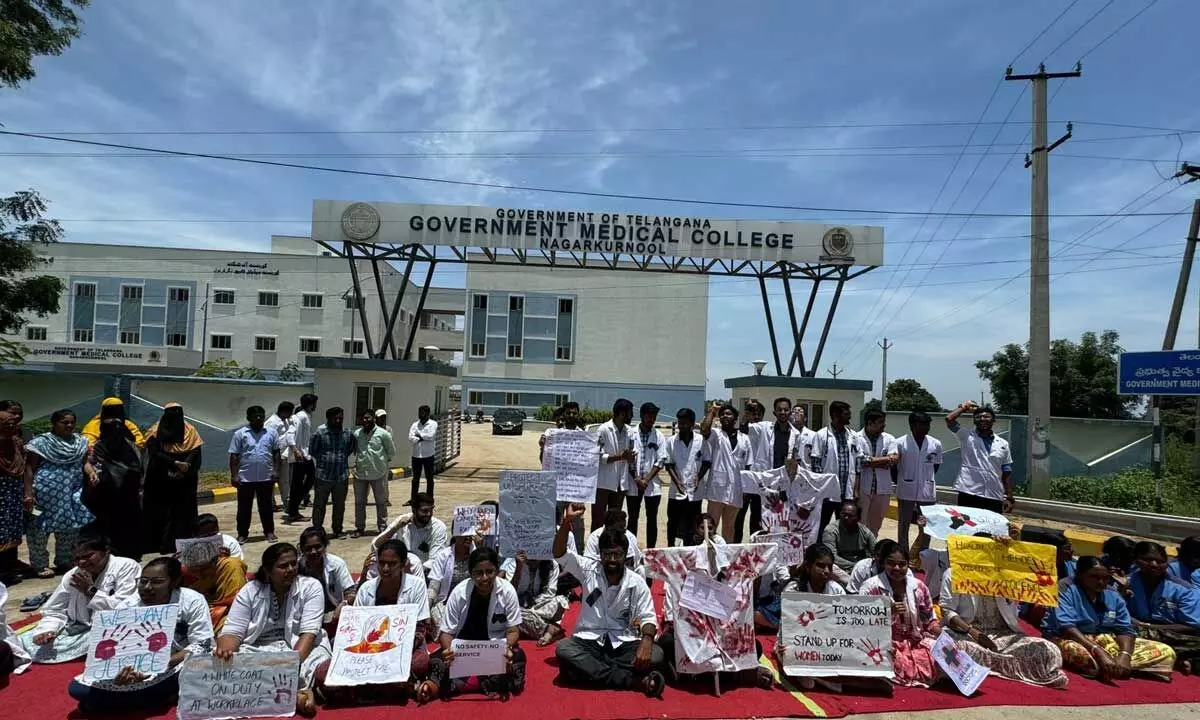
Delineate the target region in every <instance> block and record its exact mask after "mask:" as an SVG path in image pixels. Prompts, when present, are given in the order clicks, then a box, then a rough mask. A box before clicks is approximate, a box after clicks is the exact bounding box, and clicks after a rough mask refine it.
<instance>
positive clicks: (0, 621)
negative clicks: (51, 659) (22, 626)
mask: <svg viewBox="0 0 1200 720" xmlns="http://www.w3.org/2000/svg"><path fill="white" fill-rule="evenodd" d="M6 603H8V588H7V587H5V585H4V583H0V642H2V643H4V644H6V645H8V649H9V650H11V651H12V654H13V672H14V673H17V674H20V673H23V672H25V670H26V669H28V668H29V664H30V663H31V662H33V658H32V657H30V656H29V651H27V650H26V649H25V646H24V645H22V644H21V640H20V638H18V637H17V634H16V633H15V632H13V631H12V628H10V627H9V626H8V619H7V618H6V617H5V616H4V605H5V604H6Z"/></svg>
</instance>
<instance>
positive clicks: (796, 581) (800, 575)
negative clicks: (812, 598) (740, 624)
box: [754, 543, 846, 630]
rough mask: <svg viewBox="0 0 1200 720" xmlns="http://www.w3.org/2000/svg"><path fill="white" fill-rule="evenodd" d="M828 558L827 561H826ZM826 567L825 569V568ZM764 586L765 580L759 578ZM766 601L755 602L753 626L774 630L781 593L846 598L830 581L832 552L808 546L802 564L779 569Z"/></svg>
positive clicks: (821, 545)
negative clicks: (818, 594) (804, 593)
mask: <svg viewBox="0 0 1200 720" xmlns="http://www.w3.org/2000/svg"><path fill="white" fill-rule="evenodd" d="M826 556H828V557H826ZM826 562H827V563H828V565H829V567H828V568H826V567H825V564H826ZM760 582H763V583H765V582H766V578H760ZM771 590H772V592H771V594H770V596H769V599H766V600H765V601H762V602H760V600H759V599H756V600H755V606H754V624H755V626H756V627H760V628H766V629H769V630H777V629H779V627H780V613H781V610H782V607H783V593H785V592H812V593H820V594H822V595H845V594H846V589H845V588H844V587H842V585H841V584H840V583H838V582H837V581H835V580H834V579H833V551H832V550H830V549H829V547H828V546H826V545H823V544H821V543H817V544H816V545H809V546H808V548H807V549H806V550H805V551H804V561H803V562H802V563H801V564H799V565H793V566H791V567H786V566H780V567H779V568H778V569H777V570H776V571H775V578H774V580H773V582H772V583H771Z"/></svg>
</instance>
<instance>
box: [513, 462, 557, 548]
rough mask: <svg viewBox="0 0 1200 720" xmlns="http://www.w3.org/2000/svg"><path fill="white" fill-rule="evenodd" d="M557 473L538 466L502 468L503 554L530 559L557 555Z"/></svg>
mask: <svg viewBox="0 0 1200 720" xmlns="http://www.w3.org/2000/svg"><path fill="white" fill-rule="evenodd" d="M554 498H555V484H554V473H552V472H545V471H537V470H501V471H500V522H501V523H502V524H503V526H504V532H503V533H501V534H500V555H501V556H502V557H506V558H509V557H516V555H517V553H519V552H524V553H525V557H526V558H528V559H530V560H550V559H552V558H553V557H554V552H553V550H554V531H555V525H554V517H555V516H554V504H555V503H554Z"/></svg>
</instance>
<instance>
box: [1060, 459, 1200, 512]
mask: <svg viewBox="0 0 1200 720" xmlns="http://www.w3.org/2000/svg"><path fill="white" fill-rule="evenodd" d="M1162 496H1163V509H1164V510H1165V511H1166V512H1168V513H1170V514H1172V515H1187V516H1196V515H1198V514H1200V507H1197V505H1196V501H1195V499H1194V497H1192V496H1191V494H1190V493H1189V492H1188V490H1187V487H1186V483H1184V482H1182V481H1180V479H1179V478H1178V477H1176V476H1174V475H1169V474H1166V473H1164V474H1163V477H1162ZM1050 498H1051V499H1052V500H1062V501H1064V502H1072V503H1080V504H1083V505H1099V506H1100V507H1108V508H1116V509H1118V510H1135V511H1141V512H1154V511H1155V490H1154V472H1153V471H1151V470H1150V469H1148V468H1130V469H1128V470H1123V471H1121V472H1119V473H1115V474H1112V475H1100V476H1095V477H1093V476H1089V475H1069V476H1064V477H1057V478H1052V479H1051V480H1050Z"/></svg>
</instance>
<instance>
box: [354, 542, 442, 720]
mask: <svg viewBox="0 0 1200 720" xmlns="http://www.w3.org/2000/svg"><path fill="white" fill-rule="evenodd" d="M377 554H378V566H379V576H378V577H375V578H372V579H370V580H367V581H365V582H363V583H362V584H361V585H360V586H359V588H358V592H357V593H356V594H355V596H354V606H355V607H373V606H376V605H416V606H417V607H418V610H417V615H416V621H417V628H416V632H415V633H414V634H413V651H412V660H411V661H410V665H409V671H408V680H406V681H405V682H402V683H396V684H394V685H384V686H374V687H372V688H363V687H358V688H354V694H355V696H356V698H355V699H356V700H358V701H360V702H361V701H362V700H364V699H365V698H367V697H369V696H372V695H377V696H378V697H379V700H400V701H401V702H403V700H404V699H406V698H408V697H415V698H416V700H417V702H420V703H425V702H428V701H430V700H433V699H434V698H436V697H437V696H438V684H437V682H435V681H432V680H430V679H429V651H428V650H426V649H425V637H426V632H427V625H428V623H429V599H428V597H427V596H426V593H425V583H424V582H423V581H422V580H421V579H418V578H416V577H413V576H412V575H411V574H410V573H409V572H408V558H409V554H408V548H407V547H406V546H405V545H404V541H403V540H388V541H387V542H385V543H384V544H383V547H381V548H380V549H379V551H378V553H377ZM414 688H415V691H414Z"/></svg>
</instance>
